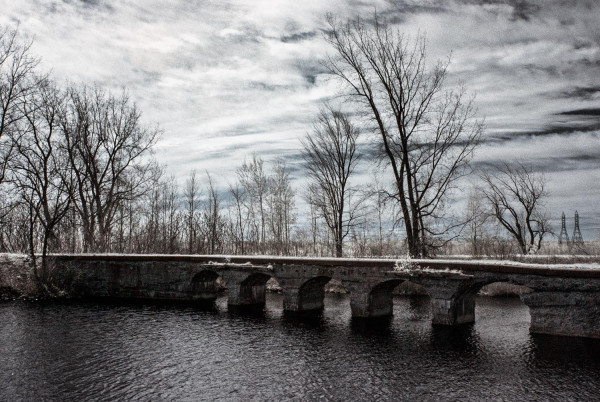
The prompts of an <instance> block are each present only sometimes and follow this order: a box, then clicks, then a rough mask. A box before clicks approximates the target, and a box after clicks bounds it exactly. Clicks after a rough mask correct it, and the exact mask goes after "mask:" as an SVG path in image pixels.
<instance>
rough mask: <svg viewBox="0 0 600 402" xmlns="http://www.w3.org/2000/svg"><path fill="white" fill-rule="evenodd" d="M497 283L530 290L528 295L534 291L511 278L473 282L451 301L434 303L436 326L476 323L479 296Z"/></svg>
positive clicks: (523, 283)
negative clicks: (482, 290)
mask: <svg viewBox="0 0 600 402" xmlns="http://www.w3.org/2000/svg"><path fill="white" fill-rule="evenodd" d="M496 283H498V284H500V283H506V284H511V285H516V286H519V288H524V289H526V290H528V291H527V292H526V293H531V292H533V291H534V290H533V289H532V288H530V287H527V286H526V283H525V282H520V281H518V280H514V279H509V278H487V279H485V280H478V281H475V282H473V283H472V284H471V285H470V286H469V287H467V288H465V289H461V290H460V291H458V292H457V293H455V294H454V295H453V296H452V297H451V299H450V300H447V301H443V300H436V301H434V306H433V308H434V317H433V322H434V324H444V325H448V324H450V325H455V324H466V323H472V322H474V321H475V307H476V297H477V295H478V294H479V292H480V290H481V289H482V288H483V287H484V286H487V285H490V284H496ZM436 303H438V304H440V303H441V304H444V303H445V306H441V305H439V306H436ZM436 307H437V308H436ZM440 307H441V308H440Z"/></svg>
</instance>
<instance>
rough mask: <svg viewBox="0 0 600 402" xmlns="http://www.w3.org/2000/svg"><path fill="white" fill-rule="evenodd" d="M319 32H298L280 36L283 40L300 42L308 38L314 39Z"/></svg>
mask: <svg viewBox="0 0 600 402" xmlns="http://www.w3.org/2000/svg"><path fill="white" fill-rule="evenodd" d="M318 34H319V32H318V31H307V32H296V33H293V34H290V35H284V36H282V37H281V38H280V40H281V41H282V42H285V43H287V42H300V41H303V40H306V39H312V38H314V37H315V36H317V35H318Z"/></svg>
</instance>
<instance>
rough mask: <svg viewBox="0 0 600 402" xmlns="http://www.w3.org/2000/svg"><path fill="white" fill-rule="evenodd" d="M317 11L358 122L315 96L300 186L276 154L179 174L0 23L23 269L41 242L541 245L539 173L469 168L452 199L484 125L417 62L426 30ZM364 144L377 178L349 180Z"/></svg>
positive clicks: (145, 138) (7, 211) (289, 251)
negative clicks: (228, 175)
mask: <svg viewBox="0 0 600 402" xmlns="http://www.w3.org/2000/svg"><path fill="white" fill-rule="evenodd" d="M328 22H329V24H330V27H331V29H330V31H329V33H328V36H327V37H326V41H327V42H328V43H329V44H330V45H331V46H332V48H333V50H334V54H333V55H332V56H331V57H330V58H329V59H328V60H327V61H326V63H325V65H326V66H327V68H328V71H329V73H330V74H331V75H332V76H334V77H337V78H338V79H339V80H340V82H341V83H342V84H344V85H343V86H344V87H345V88H346V92H344V93H342V95H343V97H342V98H343V99H346V102H345V103H344V104H343V105H342V106H345V108H346V109H347V110H354V111H357V112H358V115H360V116H362V117H363V120H362V121H361V124H357V123H356V122H354V121H352V119H351V118H350V115H349V114H347V113H344V112H343V111H342V110H341V109H342V107H341V106H340V107H333V106H331V105H325V106H323V108H322V110H321V112H320V114H319V115H318V116H317V117H316V118H315V120H314V124H313V126H312V127H311V128H310V130H309V132H308V133H307V134H306V136H305V138H304V139H303V140H302V141H301V146H302V149H301V154H302V157H303V161H304V166H303V168H304V170H303V172H304V173H305V178H306V184H307V185H306V188H301V189H294V188H293V186H292V184H291V179H290V171H289V168H288V166H286V164H285V162H284V161H282V160H275V161H267V162H265V161H264V160H263V159H262V158H260V157H259V156H257V155H249V156H248V158H247V160H246V161H244V162H243V163H241V164H240V166H238V167H237V169H236V171H235V177H234V178H233V180H232V181H228V182H216V181H215V178H214V177H213V176H211V175H210V174H209V173H208V172H197V173H196V172H191V173H190V175H189V176H188V177H186V178H182V183H178V182H177V180H176V178H174V177H169V176H167V175H166V174H165V169H164V168H163V167H161V166H160V165H159V163H158V162H157V161H156V160H155V158H154V155H153V147H154V146H155V144H156V142H157V141H158V140H159V138H160V136H161V134H162V132H161V129H160V128H159V127H155V126H148V125H146V124H144V123H143V122H142V118H141V112H140V110H139V109H138V108H137V107H136V105H135V103H133V102H132V101H131V100H130V99H129V97H128V95H127V92H126V91H124V92H123V93H120V94H117V95H115V94H113V93H108V92H106V91H104V90H102V89H100V88H97V87H90V86H86V85H66V86H63V85H60V84H58V83H56V82H55V81H54V80H53V79H52V77H51V76H49V75H47V74H41V73H40V72H39V68H38V60H37V59H36V58H35V57H33V56H32V55H31V54H30V49H29V45H28V44H26V43H24V42H22V41H20V40H19V38H18V35H17V33H16V31H11V30H0V102H1V105H0V108H1V110H0V113H1V116H0V251H2V252H6V251H8V252H28V253H29V254H30V255H31V256H32V259H33V261H34V264H36V255H39V254H41V255H42V258H41V262H40V264H41V266H42V268H43V269H42V271H41V272H42V273H44V272H45V266H44V264H45V258H43V256H45V255H46V254H47V253H49V252H71V253H79V252H86V253H93V252H114V253H199V254H217V253H219V254H221V253H225V254H279V255H294V256H306V255H311V256H357V257H358V256H360V257H372V256H387V257H391V256H406V255H407V254H408V255H410V256H413V257H427V256H431V255H435V254H444V253H456V252H460V253H463V252H464V253H468V254H471V255H492V256H499V255H500V256H505V255H507V254H514V253H519V254H528V253H535V252H537V250H539V249H540V247H542V240H543V239H544V240H547V238H548V236H549V235H550V234H552V228H551V227H550V225H549V224H548V222H549V218H548V215H547V212H546V211H545V208H544V202H545V199H546V197H547V191H546V190H545V179H544V177H543V175H542V174H540V173H538V172H535V171H533V170H532V169H531V168H529V167H527V166H524V165H522V164H521V165H517V166H509V165H506V164H505V165H503V166H496V167H494V168H490V169H487V170H486V171H482V172H479V180H478V185H477V186H473V188H474V190H473V193H472V194H471V196H470V197H469V202H468V205H467V208H466V211H465V212H464V213H461V212H460V211H456V209H454V208H453V207H452V200H453V198H452V197H453V194H456V191H457V190H464V189H461V188H459V187H460V186H463V185H464V181H460V179H462V178H464V177H465V175H467V174H471V170H470V169H469V162H470V160H471V158H472V155H473V153H474V151H475V148H476V147H477V145H478V143H479V139H480V136H481V133H482V130H483V125H482V123H481V122H480V121H479V120H477V119H476V118H475V108H474V105H473V102H472V99H471V98H470V97H469V96H467V95H466V92H465V91H464V90H463V89H458V90H449V91H448V90H445V89H443V83H444V80H445V78H446V74H447V63H446V62H444V63H441V64H438V65H436V66H435V67H434V68H433V69H432V70H427V69H426V67H425V66H426V65H427V63H425V43H426V41H425V38H423V37H417V38H416V39H415V40H414V41H412V42H411V41H409V40H408V39H407V38H406V37H405V36H403V35H402V34H401V33H399V32H397V31H394V30H392V29H391V28H389V27H388V26H387V25H385V23H384V21H380V20H379V19H378V17H377V16H375V20H374V23H373V24H374V25H373V26H370V25H366V23H365V22H364V21H363V20H351V21H348V22H346V23H340V22H338V21H336V20H335V19H333V18H330V19H329V20H328ZM363 131H368V132H370V134H371V136H370V137H369V141H363V142H368V143H369V152H365V150H364V147H363V146H362V145H361V141H360V136H361V135H362V134H361V133H362V132H363ZM366 154H368V155H369V161H370V162H373V166H376V167H377V169H376V173H375V174H373V177H372V178H371V179H370V180H369V184H363V185H362V186H356V185H355V183H356V180H355V179H354V170H355V168H356V167H357V166H358V163H359V161H360V160H361V159H364V158H365V155H366ZM471 177H473V176H471ZM219 180H221V179H220V178H219ZM463 192H464V191H463ZM300 204H302V205H306V208H299V205H300ZM300 209H302V210H301V211H300ZM457 212H458V213H457ZM459 215H460V216H459ZM457 240H458V242H457ZM459 244H462V246H458V245H459ZM463 250H464V251H463Z"/></svg>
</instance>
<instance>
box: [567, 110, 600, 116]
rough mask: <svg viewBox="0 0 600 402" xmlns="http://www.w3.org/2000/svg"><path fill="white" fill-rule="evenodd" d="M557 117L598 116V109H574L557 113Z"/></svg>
mask: <svg viewBox="0 0 600 402" xmlns="http://www.w3.org/2000/svg"><path fill="white" fill-rule="evenodd" d="M558 115H559V116H599V117H600V108H588V109H576V110H568V111H566V112H562V113H558Z"/></svg>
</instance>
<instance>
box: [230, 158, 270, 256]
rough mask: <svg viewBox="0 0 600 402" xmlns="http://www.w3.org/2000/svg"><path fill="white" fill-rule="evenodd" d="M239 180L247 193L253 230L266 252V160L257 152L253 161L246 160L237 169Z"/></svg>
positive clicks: (259, 244)
mask: <svg viewBox="0 0 600 402" xmlns="http://www.w3.org/2000/svg"><path fill="white" fill-rule="evenodd" d="M237 176H238V180H239V181H240V184H241V185H242V187H243V188H244V190H245V192H246V194H247V198H246V200H247V202H248V207H249V208H250V213H251V216H252V219H251V221H252V225H253V232H254V234H255V236H256V240H257V243H258V247H259V251H261V252H264V251H265V250H264V248H265V247H264V243H265V240H266V235H267V233H266V230H267V211H266V208H267V205H266V204H267V197H268V193H269V181H268V178H267V175H266V173H265V170H264V161H263V160H262V158H261V157H259V156H258V155H256V154H253V155H252V160H251V161H249V162H248V161H244V163H243V164H242V166H241V167H240V168H239V169H238V170H237Z"/></svg>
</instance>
